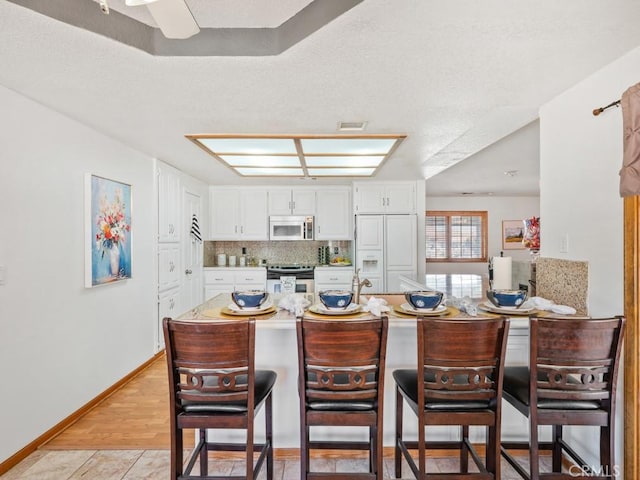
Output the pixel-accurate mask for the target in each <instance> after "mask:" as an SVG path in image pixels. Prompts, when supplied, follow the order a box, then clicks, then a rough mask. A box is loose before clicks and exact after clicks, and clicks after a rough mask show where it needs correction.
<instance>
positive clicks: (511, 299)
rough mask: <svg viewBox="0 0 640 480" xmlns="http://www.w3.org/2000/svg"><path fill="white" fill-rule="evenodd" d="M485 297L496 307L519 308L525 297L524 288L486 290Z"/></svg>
mask: <svg viewBox="0 0 640 480" xmlns="http://www.w3.org/2000/svg"><path fill="white" fill-rule="evenodd" d="M487 298H488V299H489V301H490V302H491V303H493V304H494V305H495V306H496V307H498V308H505V307H506V308H520V307H521V306H522V304H523V303H524V302H525V300H526V299H527V292H526V290H487Z"/></svg>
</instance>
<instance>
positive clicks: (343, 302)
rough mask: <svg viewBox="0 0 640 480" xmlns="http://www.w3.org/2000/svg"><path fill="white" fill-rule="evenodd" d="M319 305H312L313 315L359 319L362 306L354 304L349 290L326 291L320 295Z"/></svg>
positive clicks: (310, 309) (310, 308)
mask: <svg viewBox="0 0 640 480" xmlns="http://www.w3.org/2000/svg"><path fill="white" fill-rule="evenodd" d="M318 298H319V299H320V302H319V303H316V304H314V305H311V306H310V307H309V309H308V311H309V312H310V313H311V314H315V315H317V316H321V317H325V316H331V317H341V318H357V317H358V316H360V314H361V312H362V305H359V304H357V303H353V292H350V291H348V290H324V291H321V292H319V293H318Z"/></svg>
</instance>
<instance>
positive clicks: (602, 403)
mask: <svg viewBox="0 0 640 480" xmlns="http://www.w3.org/2000/svg"><path fill="white" fill-rule="evenodd" d="M530 325H531V329H530V348H529V368H528V367H507V368H506V369H505V373H504V389H503V395H504V399H505V400H506V401H507V402H509V403H510V404H511V405H513V406H514V407H515V408H516V409H517V410H518V411H519V412H520V413H522V414H523V415H525V416H527V417H528V418H529V441H528V442H503V443H502V455H503V456H504V457H505V458H506V459H507V461H508V462H509V463H510V464H511V465H512V466H513V467H514V469H515V470H516V471H518V473H519V474H520V475H521V476H522V477H523V478H531V479H532V480H538V479H539V478H545V477H547V478H554V479H559V478H566V479H570V478H576V477H577V476H581V475H583V474H584V475H586V476H588V477H589V478H590V479H604V478H607V479H611V478H613V477H614V476H615V470H614V465H613V459H614V439H615V436H614V421H615V401H616V382H617V375H618V363H619V359H620V350H621V348H622V339H623V337H624V325H625V320H624V318H622V317H613V318H602V319H587V318H579V319H578V318H576V319H573V318H572V319H567V318H562V319H558V318H544V317H540V318H531V319H530ZM539 425H552V427H553V428H552V438H551V442H543V443H541V442H540V441H539V439H538V426H539ZM564 425H593V426H598V427H600V465H601V467H600V468H601V472H596V471H594V470H592V468H591V467H589V466H588V465H589V464H587V462H585V461H584V460H583V459H582V458H581V457H580V455H578V453H577V452H576V451H575V450H573V449H572V448H571V446H569V445H568V444H567V443H566V441H565V440H564V439H563V438H562V427H563V426H564ZM509 449H515V450H520V449H528V450H529V470H530V473H529V474H527V472H526V470H525V469H524V468H522V466H521V465H520V464H519V463H518V462H517V461H516V460H515V459H514V458H513V457H512V456H511V455H510V454H509V452H508V451H507V450H509ZM540 450H551V451H552V452H553V453H552V455H553V461H552V463H553V465H552V469H553V472H552V473H544V474H542V473H540V467H539V464H538V456H539V451H540ZM563 451H564V452H566V453H567V455H568V456H569V457H571V458H572V459H573V460H574V461H575V462H577V465H578V466H579V467H578V469H576V470H574V471H573V472H571V471H569V472H567V473H562V471H561V470H562V453H563ZM601 474H602V475H601Z"/></svg>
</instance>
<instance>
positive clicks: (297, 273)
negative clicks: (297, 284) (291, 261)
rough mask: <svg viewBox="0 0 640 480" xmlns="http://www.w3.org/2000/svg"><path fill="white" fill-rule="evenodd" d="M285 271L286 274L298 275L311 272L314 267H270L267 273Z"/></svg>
mask: <svg viewBox="0 0 640 480" xmlns="http://www.w3.org/2000/svg"><path fill="white" fill-rule="evenodd" d="M269 272H271V273H283V274H285V275H292V276H297V275H299V274H301V273H309V272H313V268H305V269H300V270H288V269H280V268H268V269H267V273H269Z"/></svg>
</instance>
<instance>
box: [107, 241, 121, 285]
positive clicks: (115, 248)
mask: <svg viewBox="0 0 640 480" xmlns="http://www.w3.org/2000/svg"><path fill="white" fill-rule="evenodd" d="M109 267H110V270H111V276H112V277H117V276H118V274H119V273H120V247H119V245H118V244H117V243H114V244H113V245H112V246H111V248H110V249H109Z"/></svg>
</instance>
